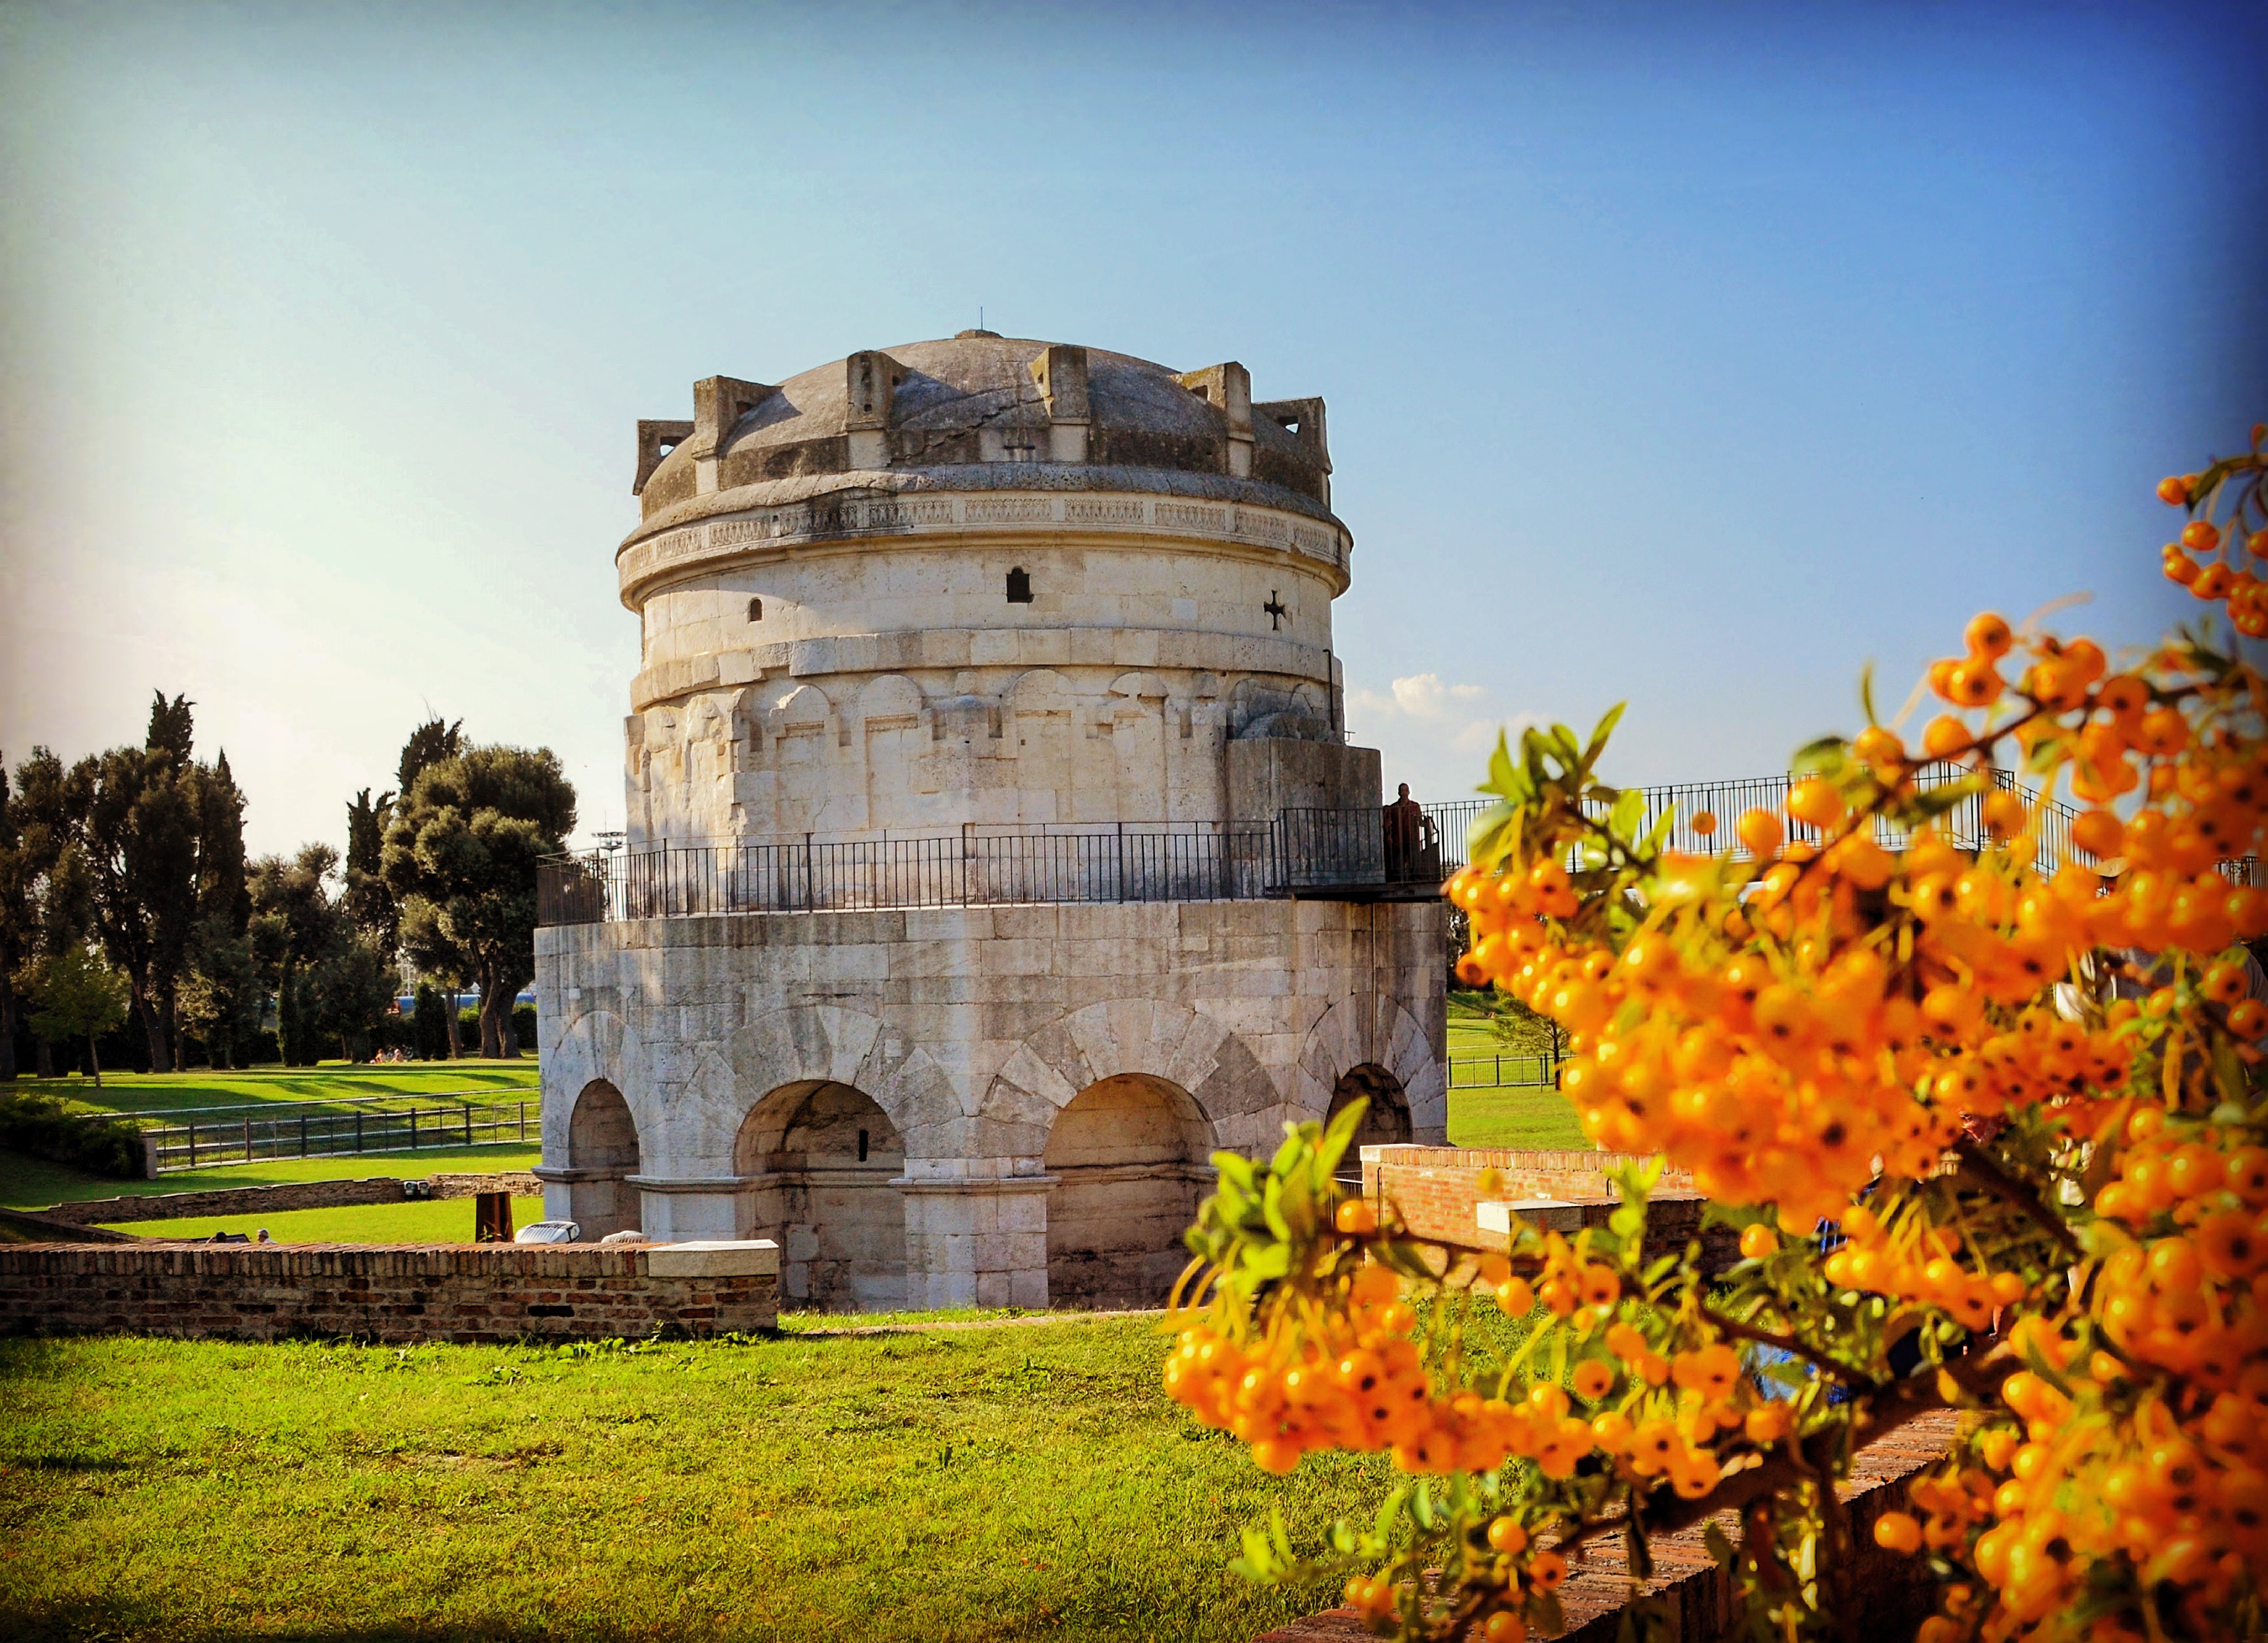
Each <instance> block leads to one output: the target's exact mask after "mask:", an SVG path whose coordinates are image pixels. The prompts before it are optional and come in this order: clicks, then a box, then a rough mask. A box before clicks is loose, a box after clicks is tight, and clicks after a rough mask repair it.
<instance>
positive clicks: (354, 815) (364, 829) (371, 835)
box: [344, 787, 401, 955]
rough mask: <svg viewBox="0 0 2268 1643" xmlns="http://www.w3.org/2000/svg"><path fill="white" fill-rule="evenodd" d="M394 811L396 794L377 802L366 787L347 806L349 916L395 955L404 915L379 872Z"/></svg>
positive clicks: (384, 950)
mask: <svg viewBox="0 0 2268 1643" xmlns="http://www.w3.org/2000/svg"><path fill="white" fill-rule="evenodd" d="M393 812H394V795H393V794H392V793H380V794H379V796H378V797H377V798H376V799H372V797H371V796H370V789H369V788H367V787H365V788H364V789H363V790H362V792H359V793H357V794H356V795H355V796H354V798H353V799H352V800H351V801H350V802H349V804H348V805H347V855H346V895H345V896H344V901H345V905H346V915H347V918H348V920H349V922H350V923H351V924H352V925H354V926H355V928H356V929H357V930H359V931H361V932H362V933H363V934H364V935H365V936H366V937H368V938H369V939H370V940H371V941H372V942H373V943H375V944H376V946H377V947H378V949H379V952H381V953H385V954H389V955H390V954H392V953H393V952H394V949H395V948H396V947H399V946H400V945H401V910H400V909H399V908H397V907H396V906H395V905H394V893H393V892H392V891H391V890H389V889H387V888H386V880H385V879H384V878H383V877H382V876H380V874H379V856H380V855H381V854H382V853H383V851H384V850H385V847H386V823H387V819H388V818H389V817H390V816H391V815H392V814H393Z"/></svg>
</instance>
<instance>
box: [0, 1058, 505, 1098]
mask: <svg viewBox="0 0 2268 1643" xmlns="http://www.w3.org/2000/svg"><path fill="white" fill-rule="evenodd" d="M10 1087H11V1088H12V1089H14V1090H16V1091H17V1092H18V1093H20V1094H31V1095H51V1096H54V1097H55V1098H57V1099H59V1100H62V1101H67V1102H69V1103H70V1105H71V1106H72V1107H73V1108H75V1109H78V1110H81V1111H85V1112H94V1111H110V1112H178V1111H179V1110H180V1109H183V1108H185V1107H238V1106H249V1105H251V1104H252V1103H254V1102H255V1101H339V1100H352V1099H355V1098H357V1097H364V1096H371V1095H439V1094H462V1093H464V1092H468V1091H469V1092H472V1093H473V1094H471V1095H470V1097H469V1099H471V1100H473V1101H476V1102H477V1101H512V1100H517V1099H519V1095H518V1092H520V1091H523V1090H525V1091H529V1092H533V1091H534V1089H535V1087H536V1072H535V1057H534V1056H532V1055H530V1056H523V1057H520V1058H519V1060H517V1061H438V1062H437V1061H412V1062H404V1063H401V1064H399V1065H392V1064H389V1065H373V1066H360V1067H357V1066H350V1065H348V1064H347V1063H345V1062H343V1061H327V1062H324V1063H323V1064H322V1065H320V1066H314V1067H294V1068H289V1069H286V1068H283V1067H272V1068H264V1069H260V1070H257V1071H254V1072H106V1073H104V1074H103V1075H102V1086H101V1087H100V1088H99V1089H98V1088H96V1087H95V1083H94V1080H93V1079H90V1078H85V1077H83V1076H82V1075H80V1074H78V1073H72V1074H71V1075H70V1076H69V1077H67V1078H60V1079H33V1078H19V1079H17V1080H16V1081H15V1083H14V1084H13V1085H12V1086H10Z"/></svg>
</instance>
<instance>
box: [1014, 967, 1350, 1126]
mask: <svg viewBox="0 0 2268 1643" xmlns="http://www.w3.org/2000/svg"><path fill="white" fill-rule="evenodd" d="M1120 1073H1137V1074H1141V1075H1143V1076H1145V1077H1151V1078H1159V1079H1166V1080H1167V1081H1168V1082H1170V1083H1172V1084H1174V1085H1175V1086H1177V1087H1179V1088H1180V1089H1182V1091H1183V1092H1185V1093H1186V1094H1188V1095H1189V1097H1190V1099H1191V1100H1193V1101H1195V1102H1196V1103H1197V1110H1198V1112H1199V1114H1200V1116H1203V1117H1204V1120H1205V1122H1206V1123H1207V1124H1211V1126H1212V1131H1213V1134H1214V1136H1215V1137H1216V1138H1217V1139H1218V1143H1219V1145H1220V1146H1225V1147H1228V1148H1231V1149H1233V1150H1234V1151H1237V1152H1241V1153H1253V1154H1258V1153H1263V1152H1268V1151H1272V1150H1273V1149H1274V1147H1275V1146H1276V1144H1277V1142H1278V1140H1280V1139H1281V1130H1282V1124H1283V1121H1284V1120H1285V1118H1287V1117H1292V1116H1297V1115H1296V1114H1295V1113H1294V1112H1293V1110H1292V1109H1290V1108H1289V1107H1287V1106H1286V1105H1285V1103H1284V1101H1283V1100H1282V1098H1281V1097H1280V1096H1279V1095H1278V1092H1277V1089H1276V1086H1275V1083H1274V1081H1273V1080H1272V1079H1270V1078H1269V1076H1268V1072H1267V1070H1266V1069H1265V1068H1263V1066H1262V1065H1260V1061H1259V1057H1256V1056H1255V1055H1254V1054H1253V1053H1252V1050H1251V1047H1250V1046H1249V1045H1248V1044H1246V1043H1245V1042H1244V1041H1243V1039H1242V1038H1241V1037H1239V1036H1238V1035H1236V1034H1235V1033H1234V1032H1233V1031H1231V1030H1230V1029H1229V1028H1227V1027H1226V1026H1224V1025H1223V1024H1222V1023H1221V1022H1220V1021H1219V1020H1215V1019H1214V1018H1213V1017H1211V1016H1210V1015H1207V1014H1205V1013H1203V1012H1202V1011H1198V1010H1194V1009H1191V1008H1190V1007H1189V1006H1188V1005H1185V1004H1176V1003H1173V1002H1171V1001H1169V1000H1166V999H1159V998H1112V999H1107V1000H1104V1001H1103V1002H1101V1003H1098V1004H1090V1005H1088V1006H1086V1008H1084V1009H1081V1010H1074V1011H1072V1012H1071V1013H1069V1014H1067V1015H1062V1016H1058V1017H1057V1018H1056V1020H1052V1021H1050V1022H1049V1023H1048V1024H1047V1025H1046V1026H1045V1027H1042V1028H1040V1029H1039V1031H1037V1032H1035V1033H1034V1034H1033V1035H1031V1036H1030V1037H1028V1038H1027V1039H1025V1040H1024V1042H1023V1043H1020V1044H1019V1045H1018V1046H1017V1047H1016V1049H1015V1050H1014V1051H1013V1053H1012V1054H1011V1055H1010V1056H1009V1057H1008V1058H1007V1060H1006V1061H1005V1062H1004V1063H1003V1064H1002V1065H1001V1067H1000V1071H999V1072H998V1073H996V1074H995V1075H994V1077H993V1079H992V1081H991V1083H990V1086H989V1087H988V1088H987V1090H986V1092H985V1097H984V1102H983V1112H982V1116H983V1119H984V1120H986V1121H988V1122H990V1124H993V1125H995V1126H997V1127H998V1130H999V1131H1001V1132H1002V1134H1003V1138H1004V1139H1005V1138H1008V1137H1010V1136H1019V1137H1020V1136H1021V1135H1035V1136H1036V1138H1038V1140H1039V1143H1040V1145H1035V1146H1028V1147H1025V1146H1019V1147H1017V1148H1016V1150H1017V1151H1019V1152H1025V1153H1037V1152H1039V1151H1040V1150H1041V1146H1044V1144H1045V1137H1046V1136H1047V1134H1048V1132H1049V1130H1050V1129H1051V1128H1052V1127H1053V1125H1054V1124H1055V1118H1056V1114H1057V1112H1058V1111H1060V1110H1061V1109H1063V1108H1064V1107H1066V1106H1068V1105H1070V1104H1071V1101H1072V1099H1073V1098H1074V1097H1076V1096H1077V1095H1078V1094H1079V1093H1080V1092H1081V1091H1083V1090H1085V1089H1086V1087H1088V1086H1090V1085H1093V1084H1097V1083H1100V1082H1101V1081H1102V1080H1103V1079H1108V1078H1110V1077H1113V1076H1115V1075H1116V1074H1120ZM1321 1112H1322V1103H1321V1102H1318V1103H1317V1104H1316V1108H1315V1113H1314V1115H1311V1116H1320V1114H1321Z"/></svg>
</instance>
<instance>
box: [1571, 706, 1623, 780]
mask: <svg viewBox="0 0 2268 1643" xmlns="http://www.w3.org/2000/svg"><path fill="white" fill-rule="evenodd" d="M1629 705H1630V704H1629V703H1627V702H1617V703H1616V704H1614V705H1613V706H1612V707H1610V708H1609V709H1608V710H1607V711H1606V716H1605V717H1604V718H1601V719H1600V720H1599V727H1598V728H1597V729H1596V730H1594V731H1593V732H1592V733H1591V745H1590V746H1589V747H1587V748H1584V749H1583V768H1584V769H1585V770H1589V769H1590V768H1591V766H1593V765H1594V764H1596V763H1598V762H1599V755H1601V754H1602V753H1604V752H1605V751H1606V750H1607V738H1608V737H1609V736H1611V735H1613V734H1614V733H1615V726H1617V725H1619V724H1621V723H1622V719H1623V710H1624V708H1626V707H1628V706H1629Z"/></svg>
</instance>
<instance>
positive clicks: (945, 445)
mask: <svg viewBox="0 0 2268 1643" xmlns="http://www.w3.org/2000/svg"><path fill="white" fill-rule="evenodd" d="M1329 475H1330V457H1329V447H1328V445H1327V442H1326V439H1325V436H1324V426H1323V403H1322V401H1321V400H1319V399H1302V400H1282V401H1274V402H1260V403H1255V402H1253V400H1252V396H1251V387H1250V379H1249V378H1248V375H1247V373H1246V372H1245V370H1244V367H1243V366H1241V365H1236V364H1234V363H1233V362H1232V363H1229V364H1225V365H1215V366H1212V367H1211V368H1209V369H1207V370H1204V371H1197V372H1175V371H1172V370H1170V369H1168V368H1167V367H1166V366H1164V365H1156V364H1153V363H1152V362H1151V361H1149V360H1146V359H1137V358H1134V357H1132V356H1130V355H1127V354H1118V353H1112V352H1110V351H1108V350H1104V349H1089V348H1079V347H1071V346H1066V345H1064V344H1061V343H1044V342H1039V341H1035V340H1031V339H1028V338H1020V337H1006V336H999V335H994V334H992V333H990V332H989V331H964V332H962V333H961V335H958V336H954V337H952V338H949V339H944V340H939V341H936V342H927V343H906V344H903V345H901V346H898V347H894V348H888V349H882V350H873V351H867V352H861V353H857V354H853V355H851V356H850V357H848V358H845V359H839V360H836V361H834V362H832V363H830V364H828V365H821V366H819V367H818V368H817V369H815V370H812V371H806V372H802V373H801V374H799V375H797V376H794V377H791V378H789V379H787V380H786V381H785V382H782V383H778V384H765V383H753V382H742V381H739V380H736V379H732V378H727V377H712V378H710V379H707V380H705V381H703V382H701V383H698V384H696V387H695V416H694V419H693V421H691V422H645V423H641V424H639V461H638V474H637V483H635V484H634V486H633V490H636V491H637V494H638V497H639V501H640V505H641V507H642V510H643V513H644V519H643V521H642V523H641V525H640V527H639V529H638V530H637V531H635V532H633V533H632V534H633V537H637V536H640V535H644V534H647V533H648V532H650V531H652V530H653V529H657V528H662V527H668V526H673V525H675V524H679V523H681V522H683V521H684V520H685V519H690V518H697V517H700V516H701V515H703V514H707V513H712V512H724V511H728V510H733V509H738V508H741V507H747V506H752V505H764V504H767V503H773V502H782V501H788V500H792V499H799V498H801V497H811V496H814V495H818V494H821V493H822V492H825V491H831V490H842V489H844V488H845V487H846V485H847V486H854V487H858V488H865V489H876V490H929V489H953V490H1056V489H1079V490H1124V489H1133V490H1167V491H1173V492H1176V493H1185V494H1198V495H1207V496H1215V497H1223V498H1225V499H1229V500H1244V501H1250V502H1265V503H1267V504H1269V505H1274V506H1278V507H1289V508H1292V509H1293V510H1295V511H1297V512H1306V513H1309V514H1314V515H1321V516H1323V517H1329V497H1330V479H1329Z"/></svg>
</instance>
